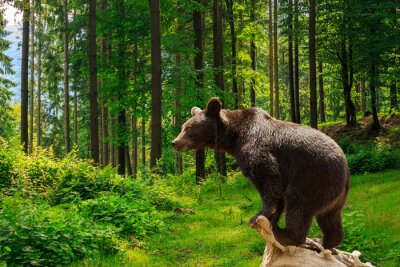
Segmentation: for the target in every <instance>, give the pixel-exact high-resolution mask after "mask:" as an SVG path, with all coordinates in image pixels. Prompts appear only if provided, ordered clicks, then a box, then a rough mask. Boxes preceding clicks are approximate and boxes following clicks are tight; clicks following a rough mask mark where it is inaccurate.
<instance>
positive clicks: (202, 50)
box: [0, 0, 400, 178]
mask: <svg viewBox="0 0 400 267" xmlns="http://www.w3.org/2000/svg"><path fill="white" fill-rule="evenodd" d="M3 2H4V1H3ZM9 4H13V5H14V6H15V7H17V8H18V9H19V10H21V12H22V14H23V19H22V22H21V24H22V25H21V26H22V30H23V34H22V37H21V39H20V41H21V50H22V65H21V101H20V105H18V104H17V105H14V107H11V106H10V101H9V100H10V98H11V95H10V91H9V88H10V87H11V86H12V83H11V82H10V81H9V80H7V79H5V78H2V79H1V94H0V96H1V109H2V116H1V117H2V118H1V126H0V133H1V135H2V136H3V137H5V138H6V139H10V140H11V139H12V140H16V139H18V138H17V137H18V136H20V142H21V144H23V146H24V150H25V151H26V152H27V153H32V152H33V151H34V150H35V149H36V148H37V147H39V146H41V147H50V146H51V147H52V149H53V152H54V154H55V155H56V156H58V157H63V156H65V155H66V154H67V153H69V152H70V151H71V150H73V149H76V150H77V151H78V155H79V157H81V158H91V159H93V161H94V162H95V163H96V164H99V165H100V166H106V165H107V164H110V163H111V164H113V165H114V166H119V167H118V171H119V173H121V174H122V173H127V174H129V175H131V174H132V175H134V176H136V175H137V172H138V170H139V169H140V170H143V169H145V168H146V166H150V167H151V168H154V167H155V166H156V165H157V164H158V166H159V167H161V169H162V170H163V171H164V172H166V173H171V172H172V173H174V172H178V173H181V172H182V170H183V169H184V168H185V167H186V166H191V165H192V164H193V161H196V166H197V177H198V178H202V177H205V158H206V157H205V152H204V151H197V152H196V156H195V157H192V156H189V155H184V156H183V157H184V158H185V160H184V161H183V160H182V156H181V155H175V152H174V151H173V149H172V148H171V146H170V141H171V140H172V139H173V137H174V135H176V134H177V132H179V129H180V126H181V124H182V122H184V121H185V120H186V119H187V118H188V116H189V111H190V108H191V107H193V106H200V107H204V105H205V103H206V101H207V100H208V99H209V98H210V97H211V96H219V97H220V98H221V99H222V100H223V101H224V103H225V108H230V109H234V108H247V107H250V106H257V107H260V108H263V109H265V110H267V111H268V112H269V113H270V114H271V115H273V116H274V117H276V118H279V119H283V120H291V121H294V122H298V123H303V124H308V125H311V126H312V127H315V128H317V127H318V123H325V122H326V121H338V120H343V121H346V123H347V125H349V126H356V125H357V115H359V114H362V115H364V114H365V115H367V116H369V115H371V116H372V117H373V125H372V128H373V130H379V129H380V128H381V124H380V122H379V118H378V113H388V112H393V111H396V110H398V102H397V83H398V77H399V64H400V59H399V49H400V46H399V44H400V42H399V38H400V32H399V28H400V24H399V10H398V8H399V2H398V1H394V0H393V1H340V0H337V1H322V0H321V1H298V0H291V1H281V2H279V1H277V0H274V1H269V2H268V1H267V2H263V1H256V0H250V1H247V2H246V1H245V0H240V1H239V0H236V1H234V0H226V1H220V0H214V1H192V0H190V1H167V2H165V1H164V2H162V3H160V2H159V1H150V4H149V3H148V2H147V1H124V0H115V1H112V0H101V1H80V0H65V1H45V0H41V1H39V0H32V1H28V0H24V1H9ZM3 13H4V9H3V10H2V14H3ZM5 24H6V22H5V21H4V15H2V24H1V25H2V26H1V28H2V31H1V53H2V54H1V55H2V56H1V63H2V64H1V73H2V74H9V73H11V72H12V66H11V64H10V61H11V59H10V58H9V57H7V56H5V54H4V51H5V50H7V48H8V47H9V46H10V43H9V42H7V41H6V39H5V37H6V36H7V32H6V31H5V30H4V27H5ZM16 125H18V127H16ZM19 125H20V126H19ZM13 138H14V139H13ZM207 155H208V157H213V155H211V154H210V153H207ZM215 157H216V162H217V169H218V170H219V171H220V173H222V174H224V175H226V167H225V165H226V163H225V156H224V155H218V154H216V155H215Z"/></svg>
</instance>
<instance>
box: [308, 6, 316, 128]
mask: <svg viewBox="0 0 400 267" xmlns="http://www.w3.org/2000/svg"><path fill="white" fill-rule="evenodd" d="M315 9H316V7H315V0H310V14H309V21H308V40H309V41H308V51H309V58H308V60H309V65H310V120H311V127H313V128H315V129H317V128H318V116H317V68H316V55H315V17H316V10H315Z"/></svg>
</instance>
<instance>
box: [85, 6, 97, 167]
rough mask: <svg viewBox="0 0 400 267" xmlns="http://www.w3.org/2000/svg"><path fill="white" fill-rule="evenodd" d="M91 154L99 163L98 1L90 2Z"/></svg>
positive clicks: (95, 161)
mask: <svg viewBox="0 0 400 267" xmlns="http://www.w3.org/2000/svg"><path fill="white" fill-rule="evenodd" d="M88 35H89V82H90V152H91V156H92V159H93V161H94V163H95V164H98V163H99V114H98V113H99V111H98V103H97V62H96V54H97V53H96V0H89V32H88Z"/></svg>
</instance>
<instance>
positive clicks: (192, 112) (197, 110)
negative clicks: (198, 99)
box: [190, 107, 201, 117]
mask: <svg viewBox="0 0 400 267" xmlns="http://www.w3.org/2000/svg"><path fill="white" fill-rule="evenodd" d="M200 111H201V109H200V108H198V107H193V108H192V110H191V112H190V113H191V114H192V117H194V116H196V114H197V113H199V112H200Z"/></svg>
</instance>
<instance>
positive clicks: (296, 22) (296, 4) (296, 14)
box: [294, 0, 301, 123]
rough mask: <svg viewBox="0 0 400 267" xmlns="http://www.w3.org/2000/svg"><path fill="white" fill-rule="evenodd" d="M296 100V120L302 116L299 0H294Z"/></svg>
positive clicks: (298, 120) (299, 119)
mask: <svg viewBox="0 0 400 267" xmlns="http://www.w3.org/2000/svg"><path fill="white" fill-rule="evenodd" d="M294 28H295V33H294V96H295V97H294V100H295V109H296V122H297V123H301V118H300V93H299V92H300V79H299V1H298V0H294Z"/></svg>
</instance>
